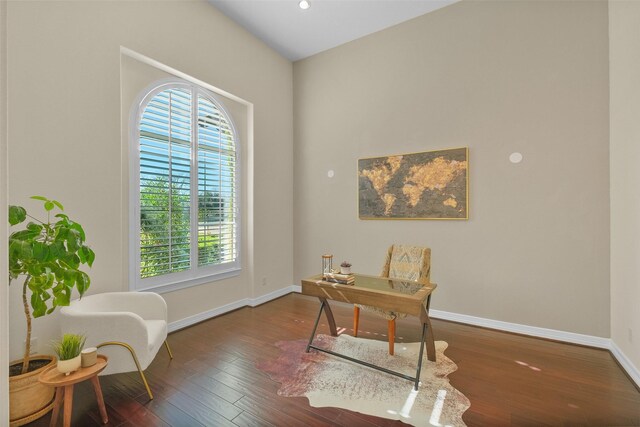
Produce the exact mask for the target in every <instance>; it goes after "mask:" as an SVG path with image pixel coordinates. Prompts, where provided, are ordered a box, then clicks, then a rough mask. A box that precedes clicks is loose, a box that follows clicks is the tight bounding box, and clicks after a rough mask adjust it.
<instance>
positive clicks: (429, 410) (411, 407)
mask: <svg viewBox="0 0 640 427" xmlns="http://www.w3.org/2000/svg"><path fill="white" fill-rule="evenodd" d="M276 345H277V346H278V347H279V348H280V349H281V350H282V353H281V354H280V356H279V357H278V358H277V359H275V360H267V361H263V362H260V363H258V369H260V370H262V371H264V372H266V373H268V374H269V376H270V377H271V378H272V379H273V380H275V381H277V382H279V383H281V387H280V389H279V390H278V394H279V395H281V396H287V397H294V396H296V397H297V396H306V397H307V398H308V399H309V404H310V405H311V406H314V407H326V406H332V407H337V408H344V409H348V410H351V411H356V412H360V413H363V414H368V415H374V416H377V417H383V418H389V419H392V420H400V421H402V422H404V423H407V424H411V425H414V426H464V425H465V423H464V422H463V421H462V414H463V413H464V411H466V410H467V409H468V408H469V406H470V403H469V399H467V398H466V396H465V395H463V394H462V393H460V392H459V391H458V390H456V389H455V388H453V387H452V386H451V384H449V379H448V378H447V375H449V374H450V373H452V372H454V371H455V370H456V369H457V368H458V367H457V366H456V364H455V363H453V361H451V359H449V358H448V357H447V356H445V355H444V351H445V349H446V348H447V343H446V342H444V341H436V360H437V361H436V362H429V361H428V360H427V356H426V350H425V353H424V362H423V364H422V373H421V375H420V380H421V383H420V387H419V388H418V390H417V391H414V390H413V382H411V381H408V380H404V379H402V378H398V377H395V376H393V375H389V374H386V373H384V372H380V371H376V370H374V369H371V368H367V367H366V366H362V365H358V364H355V363H352V362H349V361H347V360H344V359H341V358H339V357H335V356H332V355H329V354H325V353H321V352H318V351H316V350H313V349H311V351H310V352H309V353H305V351H304V350H305V348H306V345H307V343H306V341H305V340H297V341H279V342H277V343H276ZM314 345H316V346H319V347H322V348H326V349H329V350H332V351H335V352H338V353H342V354H346V355H348V356H351V357H354V358H357V359H360V360H365V361H367V362H370V363H374V364H376V365H380V366H384V367H385V368H387V369H391V370H394V371H398V372H401V373H404V374H407V375H410V376H415V374H416V363H417V360H418V351H419V349H420V343H396V347H395V353H396V354H395V356H389V354H388V343H387V342H384V341H375V340H368V339H364V338H353V337H351V336H349V335H340V336H339V337H331V336H328V335H318V336H317V337H316V339H315V341H314Z"/></svg>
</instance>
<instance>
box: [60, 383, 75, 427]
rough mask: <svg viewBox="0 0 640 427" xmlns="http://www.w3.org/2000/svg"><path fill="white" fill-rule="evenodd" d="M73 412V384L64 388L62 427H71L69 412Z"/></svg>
mask: <svg viewBox="0 0 640 427" xmlns="http://www.w3.org/2000/svg"><path fill="white" fill-rule="evenodd" d="M72 411H73V384H71V385H66V386H64V415H63V418H62V419H63V420H64V422H63V423H62V425H63V426H64V427H71V412H72Z"/></svg>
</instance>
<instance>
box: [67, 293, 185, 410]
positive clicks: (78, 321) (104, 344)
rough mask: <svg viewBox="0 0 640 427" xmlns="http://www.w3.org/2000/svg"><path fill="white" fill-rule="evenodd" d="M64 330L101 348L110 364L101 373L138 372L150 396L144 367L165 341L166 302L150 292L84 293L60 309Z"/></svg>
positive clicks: (151, 396)
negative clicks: (84, 294) (82, 336)
mask: <svg viewBox="0 0 640 427" xmlns="http://www.w3.org/2000/svg"><path fill="white" fill-rule="evenodd" d="M60 319H61V320H60V322H61V327H62V332H63V333H77V334H84V335H86V337H87V341H86V347H98V348H101V350H100V353H103V354H105V355H106V356H108V357H109V365H108V366H107V368H106V369H105V370H104V371H102V373H101V374H100V375H108V374H117V373H120V372H132V371H138V372H139V373H140V377H141V378H142V382H143V383H144V386H145V388H146V389H147V393H148V394H149V398H150V399H153V394H152V393H151V389H150V388H149V384H148V383H147V379H146V378H145V376H144V372H143V371H144V370H145V369H147V367H148V366H149V364H151V362H152V361H153V359H154V357H155V356H156V354H157V353H158V350H159V349H160V346H162V343H163V342H164V344H165V347H166V348H167V351H168V352H169V357H170V358H172V359H173V355H172V354H171V349H170V348H169V344H168V343H167V341H166V339H167V303H166V302H165V301H164V299H163V298H162V297H161V296H160V295H158V294H155V293H151V292H109V293H103V294H96V295H89V296H84V297H82V299H77V300H74V301H72V302H71V304H70V305H69V306H68V307H63V308H62V309H61V310H60Z"/></svg>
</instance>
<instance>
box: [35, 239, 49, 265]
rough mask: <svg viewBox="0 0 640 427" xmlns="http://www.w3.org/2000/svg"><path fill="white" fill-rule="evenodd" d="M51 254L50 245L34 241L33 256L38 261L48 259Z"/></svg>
mask: <svg viewBox="0 0 640 427" xmlns="http://www.w3.org/2000/svg"><path fill="white" fill-rule="evenodd" d="M48 256H49V247H48V246H47V245H45V244H44V243H41V242H33V258H35V259H36V260H38V261H46V259H47V257H48Z"/></svg>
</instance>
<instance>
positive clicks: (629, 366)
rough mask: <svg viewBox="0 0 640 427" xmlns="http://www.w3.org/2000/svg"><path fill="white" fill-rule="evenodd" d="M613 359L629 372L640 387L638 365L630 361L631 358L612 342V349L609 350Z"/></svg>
mask: <svg viewBox="0 0 640 427" xmlns="http://www.w3.org/2000/svg"><path fill="white" fill-rule="evenodd" d="M609 350H610V351H611V354H612V355H613V357H615V358H616V360H617V361H618V363H619V364H620V366H622V368H623V369H624V370H625V371H627V374H628V375H629V376H630V377H631V379H632V380H633V381H634V382H635V383H636V385H637V386H638V387H640V369H638V368H637V367H636V365H634V364H633V362H631V360H629V358H628V357H627V356H626V355H625V354H624V353H623V352H622V350H620V347H618V346H617V345H616V343H615V342H614V341H613V340H611V347H610V348H609Z"/></svg>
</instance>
